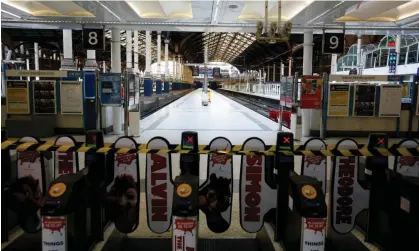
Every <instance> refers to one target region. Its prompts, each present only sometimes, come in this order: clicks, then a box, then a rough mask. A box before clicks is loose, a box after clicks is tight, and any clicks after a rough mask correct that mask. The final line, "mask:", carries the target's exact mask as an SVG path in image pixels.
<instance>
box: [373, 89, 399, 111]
mask: <svg viewBox="0 0 419 251" xmlns="http://www.w3.org/2000/svg"><path fill="white" fill-rule="evenodd" d="M401 110H402V89H401V85H390V84H386V85H381V86H380V109H379V114H378V115H379V116H380V117H400V113H401Z"/></svg>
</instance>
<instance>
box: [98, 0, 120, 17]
mask: <svg viewBox="0 0 419 251" xmlns="http://www.w3.org/2000/svg"><path fill="white" fill-rule="evenodd" d="M96 2H98V3H99V4H100V5H102V7H103V8H105V9H106V10H107V11H109V13H111V14H112V15H114V16H115V17H116V18H118V19H119V21H121V18H120V17H119V16H118V15H117V14H115V13H114V12H113V11H112V10H111V9H109V8H108V6H106V5H104V4H103V3H101V2H100V1H99V0H96Z"/></svg>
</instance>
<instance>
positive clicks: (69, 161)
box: [54, 136, 79, 179]
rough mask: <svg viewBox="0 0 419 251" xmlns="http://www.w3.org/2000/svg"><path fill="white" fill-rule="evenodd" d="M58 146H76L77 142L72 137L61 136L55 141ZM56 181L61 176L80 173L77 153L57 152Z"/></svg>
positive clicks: (55, 163)
mask: <svg viewBox="0 0 419 251" xmlns="http://www.w3.org/2000/svg"><path fill="white" fill-rule="evenodd" d="M54 144H55V145H57V146H69V147H71V146H76V144H77V141H76V140H75V139H74V138H73V137H71V136H61V137H58V138H57V139H56V140H55V143H54ZM54 153H55V161H54V179H56V178H58V177H59V176H60V175H63V174H69V173H76V172H78V171H79V166H78V154H77V152H59V151H55V152H54Z"/></svg>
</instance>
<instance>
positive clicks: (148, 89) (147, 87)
mask: <svg viewBox="0 0 419 251" xmlns="http://www.w3.org/2000/svg"><path fill="white" fill-rule="evenodd" d="M151 95H153V80H151V79H150V78H145V79H144V96H146V97H151Z"/></svg>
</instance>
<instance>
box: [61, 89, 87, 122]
mask: <svg viewBox="0 0 419 251" xmlns="http://www.w3.org/2000/svg"><path fill="white" fill-rule="evenodd" d="M60 100H61V113H62V114H83V86H82V82H80V81H61V83H60Z"/></svg>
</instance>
